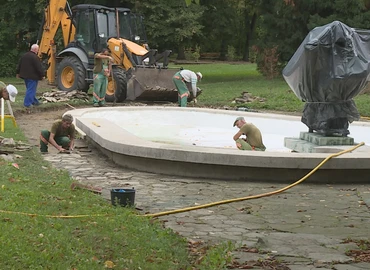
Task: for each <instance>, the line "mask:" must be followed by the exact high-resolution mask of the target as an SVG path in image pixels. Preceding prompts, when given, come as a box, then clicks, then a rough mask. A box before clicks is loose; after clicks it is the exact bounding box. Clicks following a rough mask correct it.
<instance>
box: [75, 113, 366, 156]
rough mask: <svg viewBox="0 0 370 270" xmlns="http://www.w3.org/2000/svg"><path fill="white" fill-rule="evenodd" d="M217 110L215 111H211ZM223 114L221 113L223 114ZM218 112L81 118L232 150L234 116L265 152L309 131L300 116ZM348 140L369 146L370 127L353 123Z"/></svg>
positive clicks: (171, 140) (154, 136)
mask: <svg viewBox="0 0 370 270" xmlns="http://www.w3.org/2000/svg"><path fill="white" fill-rule="evenodd" d="M213 111H216V110H213ZM222 112H224V113H222ZM229 113H230V111H219V110H217V113H214V112H209V111H204V112H203V111H194V110H192V109H191V108H186V110H183V109H181V108H178V109H177V110H173V109H171V110H158V108H153V109H152V108H151V107H147V108H146V109H145V110H140V111H138V110H135V109H133V110H132V111H127V110H125V111H122V110H120V109H119V108H118V107H114V108H109V110H106V109H104V110H102V109H99V110H86V111H85V112H84V113H83V114H82V115H81V117H82V118H96V119H106V120H109V121H111V122H113V123H115V124H116V125H118V126H119V127H121V128H123V129H125V130H126V131H128V132H130V133H132V134H134V135H135V136H137V137H139V138H142V139H145V140H150V141H153V142H160V143H169V144H179V145H196V146H205V147H223V148H235V143H234V141H233V139H232V137H233V136H234V134H235V133H236V132H237V131H238V128H237V127H233V126H232V124H233V122H234V120H235V118H236V117H237V116H239V115H240V116H244V117H245V119H246V121H247V122H251V123H253V124H254V125H256V126H257V127H258V128H259V129H260V130H261V132H262V135H263V142H264V144H265V146H266V148H267V149H266V151H269V152H274V151H279V152H280V151H288V150H289V149H287V148H285V147H284V138H285V137H299V133H300V132H301V131H307V130H308V128H307V127H306V126H305V125H304V124H303V123H302V122H301V121H300V117H294V116H285V115H279V114H261V113H245V112H234V114H232V115H230V114H229ZM350 132H351V135H350V136H351V137H353V138H354V139H355V141H356V142H362V141H363V142H365V143H366V144H367V145H370V136H368V135H367V134H370V125H369V124H368V123H364V122H362V123H360V122H358V123H353V124H351V125H350Z"/></svg>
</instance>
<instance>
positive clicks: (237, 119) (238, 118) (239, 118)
mask: <svg viewBox="0 0 370 270" xmlns="http://www.w3.org/2000/svg"><path fill="white" fill-rule="evenodd" d="M239 120H244V117H241V116H239V117H237V118H236V119H235V121H234V125H233V127H235V125H236V122H238V121H239Z"/></svg>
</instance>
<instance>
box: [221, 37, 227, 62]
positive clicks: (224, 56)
mask: <svg viewBox="0 0 370 270" xmlns="http://www.w3.org/2000/svg"><path fill="white" fill-rule="evenodd" d="M220 60H221V61H226V60H227V42H226V39H222V41H221V50H220Z"/></svg>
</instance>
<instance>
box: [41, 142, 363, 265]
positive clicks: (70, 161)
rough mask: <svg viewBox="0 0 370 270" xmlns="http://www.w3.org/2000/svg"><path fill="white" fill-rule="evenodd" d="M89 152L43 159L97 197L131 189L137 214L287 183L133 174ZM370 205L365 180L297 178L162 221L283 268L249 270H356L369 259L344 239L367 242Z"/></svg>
mask: <svg viewBox="0 0 370 270" xmlns="http://www.w3.org/2000/svg"><path fill="white" fill-rule="evenodd" d="M83 144H84V142H83V141H78V145H80V146H82V145H83ZM90 150H91V152H82V151H80V152H79V151H76V152H74V153H72V154H69V155H68V154H58V153H55V152H52V153H51V154H49V155H45V156H44V158H45V159H46V160H48V161H49V162H51V163H52V164H53V166H55V167H56V168H59V169H66V170H68V172H69V173H70V175H71V177H73V178H74V179H75V180H77V181H79V182H80V183H83V184H88V185H93V186H99V187H102V188H103V192H102V196H103V197H104V198H106V199H107V200H109V199H110V189H112V188H132V187H134V188H135V189H136V198H135V206H136V207H137V208H139V209H142V211H140V212H142V213H158V212H162V211H168V210H174V209H181V208H186V207H189V206H194V205H201V204H206V203H211V202H216V201H221V200H226V199H232V198H240V197H246V196H249V195H255V194H260V193H265V192H270V191H274V190H277V189H280V188H282V187H284V186H285V185H283V184H279V183H274V184H272V183H271V182H270V183H263V182H261V183H249V182H241V181H239V182H238V181H221V180H214V179H194V178H182V177H173V176H166V175H159V174H152V173H145V172H139V171H132V170H129V169H125V168H122V167H118V166H115V165H114V164H112V162H110V161H109V160H108V159H107V158H106V157H104V156H103V155H102V154H101V153H100V152H99V151H98V150H96V149H94V148H90ZM261 173H263V172H261ZM230 174H232V172H230ZM297 180H298V179H297ZM350 181H351V180H350V179H348V182H349V183H350ZM107 203H110V202H107ZM369 206H370V182H369V184H365V185H354V184H348V185H314V184H309V183H302V184H300V185H298V186H295V187H293V188H291V189H289V190H288V191H285V192H284V193H280V194H277V195H273V196H270V197H264V198H260V199H254V200H246V201H242V202H236V203H230V204H223V205H219V206H215V207H210V208H204V209H200V210H195V211H190V212H183V213H178V214H172V215H167V216H162V217H160V219H162V220H163V221H164V224H165V226H166V227H167V228H171V229H173V230H174V231H176V232H178V233H179V234H180V235H182V236H184V237H186V238H188V239H192V240H194V241H204V242H206V243H208V244H216V243H219V242H221V241H232V242H233V243H235V244H236V245H237V246H244V247H248V249H242V250H239V251H238V250H236V251H234V253H233V255H234V256H235V258H236V259H237V261H239V262H240V263H241V264H247V262H253V261H257V260H260V261H263V260H269V259H270V260H271V259H274V260H276V261H279V262H281V263H282V264H283V265H284V267H285V268H284V267H283V266H281V268H279V267H277V268H263V267H262V266H260V267H256V266H254V268H253V269H292V270H306V269H307V270H313V269H337V270H345V269H347V270H355V269H370V263H366V262H362V263H358V262H355V260H354V258H352V257H349V256H346V254H345V253H346V251H348V250H352V249H359V248H358V246H357V245H356V244H355V243H353V242H352V241H347V242H348V243H344V240H345V239H352V240H355V239H364V240H367V241H370V238H369V235H370V226H369V222H370V211H369ZM250 248H257V249H258V250H259V252H258V253H253V252H246V251H250ZM243 250H244V251H243ZM239 269H251V268H239Z"/></svg>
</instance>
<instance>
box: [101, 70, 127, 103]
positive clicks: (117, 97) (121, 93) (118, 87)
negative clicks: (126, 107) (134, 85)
mask: <svg viewBox="0 0 370 270" xmlns="http://www.w3.org/2000/svg"><path fill="white" fill-rule="evenodd" d="M112 73H113V76H111V77H109V78H108V87H107V91H106V93H105V101H107V102H122V101H124V100H125V99H126V96H127V79H126V72H125V71H124V70H123V69H122V68H113V70H112Z"/></svg>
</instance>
